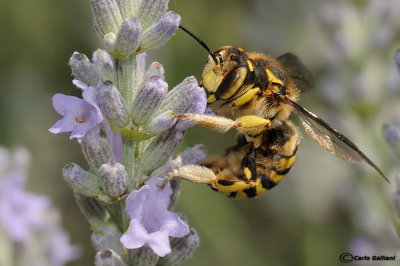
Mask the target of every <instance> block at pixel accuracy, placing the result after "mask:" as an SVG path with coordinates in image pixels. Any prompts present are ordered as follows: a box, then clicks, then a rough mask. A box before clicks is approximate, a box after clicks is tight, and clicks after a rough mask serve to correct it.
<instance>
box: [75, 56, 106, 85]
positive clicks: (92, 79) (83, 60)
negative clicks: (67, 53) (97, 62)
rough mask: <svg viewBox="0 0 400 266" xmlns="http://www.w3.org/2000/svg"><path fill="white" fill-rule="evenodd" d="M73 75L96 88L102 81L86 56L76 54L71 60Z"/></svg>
mask: <svg viewBox="0 0 400 266" xmlns="http://www.w3.org/2000/svg"><path fill="white" fill-rule="evenodd" d="M69 66H70V67H71V70H72V74H73V75H74V77H75V78H76V79H77V80H80V81H82V82H84V83H85V84H87V85H91V86H96V85H97V83H98V82H99V81H100V76H99V73H98V72H97V70H96V68H95V67H94V66H93V64H92V63H91V62H90V60H89V59H88V58H87V56H86V55H84V54H80V53H78V52H74V54H73V55H72V56H71V58H70V59H69Z"/></svg>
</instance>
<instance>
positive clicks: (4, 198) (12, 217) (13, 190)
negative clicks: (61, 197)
mask: <svg viewBox="0 0 400 266" xmlns="http://www.w3.org/2000/svg"><path fill="white" fill-rule="evenodd" d="M24 183H25V182H24V180H23V178H21V176H17V175H9V176H7V177H5V178H4V179H3V180H2V182H1V183H0V192H1V193H0V224H1V225H3V227H4V228H5V229H6V232H7V233H8V235H9V237H10V238H11V239H12V240H14V241H24V240H25V239H27V238H28V237H29V236H30V234H31V232H32V231H33V230H37V229H39V228H40V227H41V226H42V225H43V223H42V215H43V213H44V212H45V211H46V210H47V209H48V208H49V206H50V201H49V199H48V198H47V197H44V196H36V195H33V194H30V193H27V192H25V191H24V190H23V189H24V188H23V185H24Z"/></svg>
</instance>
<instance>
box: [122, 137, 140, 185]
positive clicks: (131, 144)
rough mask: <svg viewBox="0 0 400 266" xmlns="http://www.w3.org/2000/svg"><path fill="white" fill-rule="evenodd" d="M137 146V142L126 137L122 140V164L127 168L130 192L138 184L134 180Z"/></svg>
mask: <svg viewBox="0 0 400 266" xmlns="http://www.w3.org/2000/svg"><path fill="white" fill-rule="evenodd" d="M136 146H137V142H135V141H133V140H132V139H129V138H126V137H123V138H122V164H123V165H124V166H125V170H126V172H127V173H128V178H129V191H131V190H134V189H136V182H135V180H134V176H135V165H136V156H135V155H136Z"/></svg>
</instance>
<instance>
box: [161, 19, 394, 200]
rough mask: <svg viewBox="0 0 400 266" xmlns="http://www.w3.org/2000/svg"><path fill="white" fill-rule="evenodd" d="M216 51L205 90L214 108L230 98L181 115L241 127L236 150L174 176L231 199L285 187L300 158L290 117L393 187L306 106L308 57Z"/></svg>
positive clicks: (319, 140)
mask: <svg viewBox="0 0 400 266" xmlns="http://www.w3.org/2000/svg"><path fill="white" fill-rule="evenodd" d="M180 28H181V29H182V30H183V31H185V32H186V33H187V34H189V35H190V36H191V37H193V38H194V39H195V40H196V41H197V42H199V44H200V45H202V46H203V47H204V48H205V49H206V50H207V51H208V53H209V57H208V61H207V63H206V65H205V67H204V71H203V75H202V82H201V83H200V84H201V86H202V87H203V88H204V90H205V91H206V94H207V102H208V104H213V103H214V102H217V101H222V104H221V105H220V106H219V107H218V108H217V110H216V116H212V115H198V114H189V113H185V114H178V115H175V118H179V119H184V120H187V121H192V122H195V123H196V124H201V125H204V126H206V127H210V128H213V129H215V130H217V131H219V132H222V133H224V132H227V131H228V130H229V129H231V128H234V129H236V130H237V132H238V137H237V143H236V145H234V146H232V147H229V148H227V149H226V150H225V154H224V155H223V156H219V157H217V158H212V159H208V160H206V161H205V162H203V163H202V165H201V166H198V165H185V166H182V167H181V168H178V169H176V170H173V171H172V172H171V173H170V174H169V177H168V178H167V179H170V178H173V177H178V178H182V179H187V180H190V181H193V182H198V183H204V184H208V185H210V186H211V188H212V189H213V190H215V191H217V192H219V193H221V194H223V195H226V196H229V197H234V198H252V197H255V196H259V195H261V194H263V193H265V192H266V191H267V190H270V189H272V188H273V187H275V186H276V185H277V184H279V183H280V182H281V181H282V179H283V178H284V176H285V175H286V174H287V173H288V172H289V170H290V169H291V167H292V166H293V163H294V162H295V160H296V151H297V147H298V145H299V134H298V131H297V128H296V127H295V126H294V125H293V123H292V122H291V121H290V120H289V116H290V114H291V113H292V112H294V113H296V114H297V115H298V116H299V118H300V121H301V124H302V126H303V128H304V130H305V132H306V133H307V134H308V135H309V136H310V137H311V138H312V139H314V140H315V141H316V142H317V143H318V144H319V145H321V146H322V147H323V148H325V149H326V150H328V151H329V152H331V153H333V154H335V155H336V156H338V157H340V158H342V159H344V160H345V161H347V162H350V163H358V162H361V161H365V162H366V163H368V164H369V165H370V166H372V167H373V168H374V169H375V170H376V171H377V172H378V173H379V174H380V175H381V176H382V177H383V178H384V179H385V180H386V181H387V182H389V180H388V179H387V178H386V176H385V175H384V174H383V172H382V171H381V170H380V169H379V168H378V167H377V166H376V164H375V163H374V162H372V161H371V160H370V159H369V158H368V157H367V156H366V155H365V154H364V153H363V152H362V151H361V150H360V149H359V148H358V147H357V146H356V145H355V144H354V143H353V142H352V141H351V140H349V139H348V138H347V137H346V136H344V135H343V134H342V133H340V132H339V131H338V130H336V129H334V128H333V127H332V126H331V125H329V124H328V123H327V122H325V121H324V120H322V119H321V118H319V117H318V116H316V115H315V114H314V113H312V112H310V111H308V110H307V109H306V108H304V107H302V106H301V105H300V104H299V103H298V100H299V96H300V93H301V92H304V91H307V90H309V89H311V88H312V87H313V85H314V80H313V77H312V75H311V73H310V72H309V71H308V70H307V68H306V67H305V66H304V64H303V63H302V62H301V61H300V59H299V58H298V57H297V56H295V55H293V54H291V53H287V54H284V55H282V56H279V57H278V58H276V59H275V58H272V57H271V56H268V55H265V54H261V53H254V52H246V51H245V50H244V49H242V48H238V47H233V46H223V47H221V48H219V49H217V50H216V51H214V52H212V51H211V50H210V49H209V48H208V47H207V45H206V44H205V43H204V42H203V41H201V40H200V39H199V38H198V37H197V36H196V35H194V34H193V33H192V32H190V31H189V30H187V29H186V28H184V27H183V26H180Z"/></svg>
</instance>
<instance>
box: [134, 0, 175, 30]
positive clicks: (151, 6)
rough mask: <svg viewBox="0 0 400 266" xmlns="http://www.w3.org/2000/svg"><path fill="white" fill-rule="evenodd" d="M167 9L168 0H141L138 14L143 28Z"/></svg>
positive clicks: (152, 22) (157, 18) (153, 21)
mask: <svg viewBox="0 0 400 266" xmlns="http://www.w3.org/2000/svg"><path fill="white" fill-rule="evenodd" d="M167 10H168V0H145V1H141V3H140V7H139V10H138V13H137V14H138V16H139V19H140V22H141V23H142V27H143V29H147V27H149V26H150V25H152V24H154V23H155V22H156V21H157V20H159V19H160V18H161V17H162V15H163V14H165V13H166V12H167Z"/></svg>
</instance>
